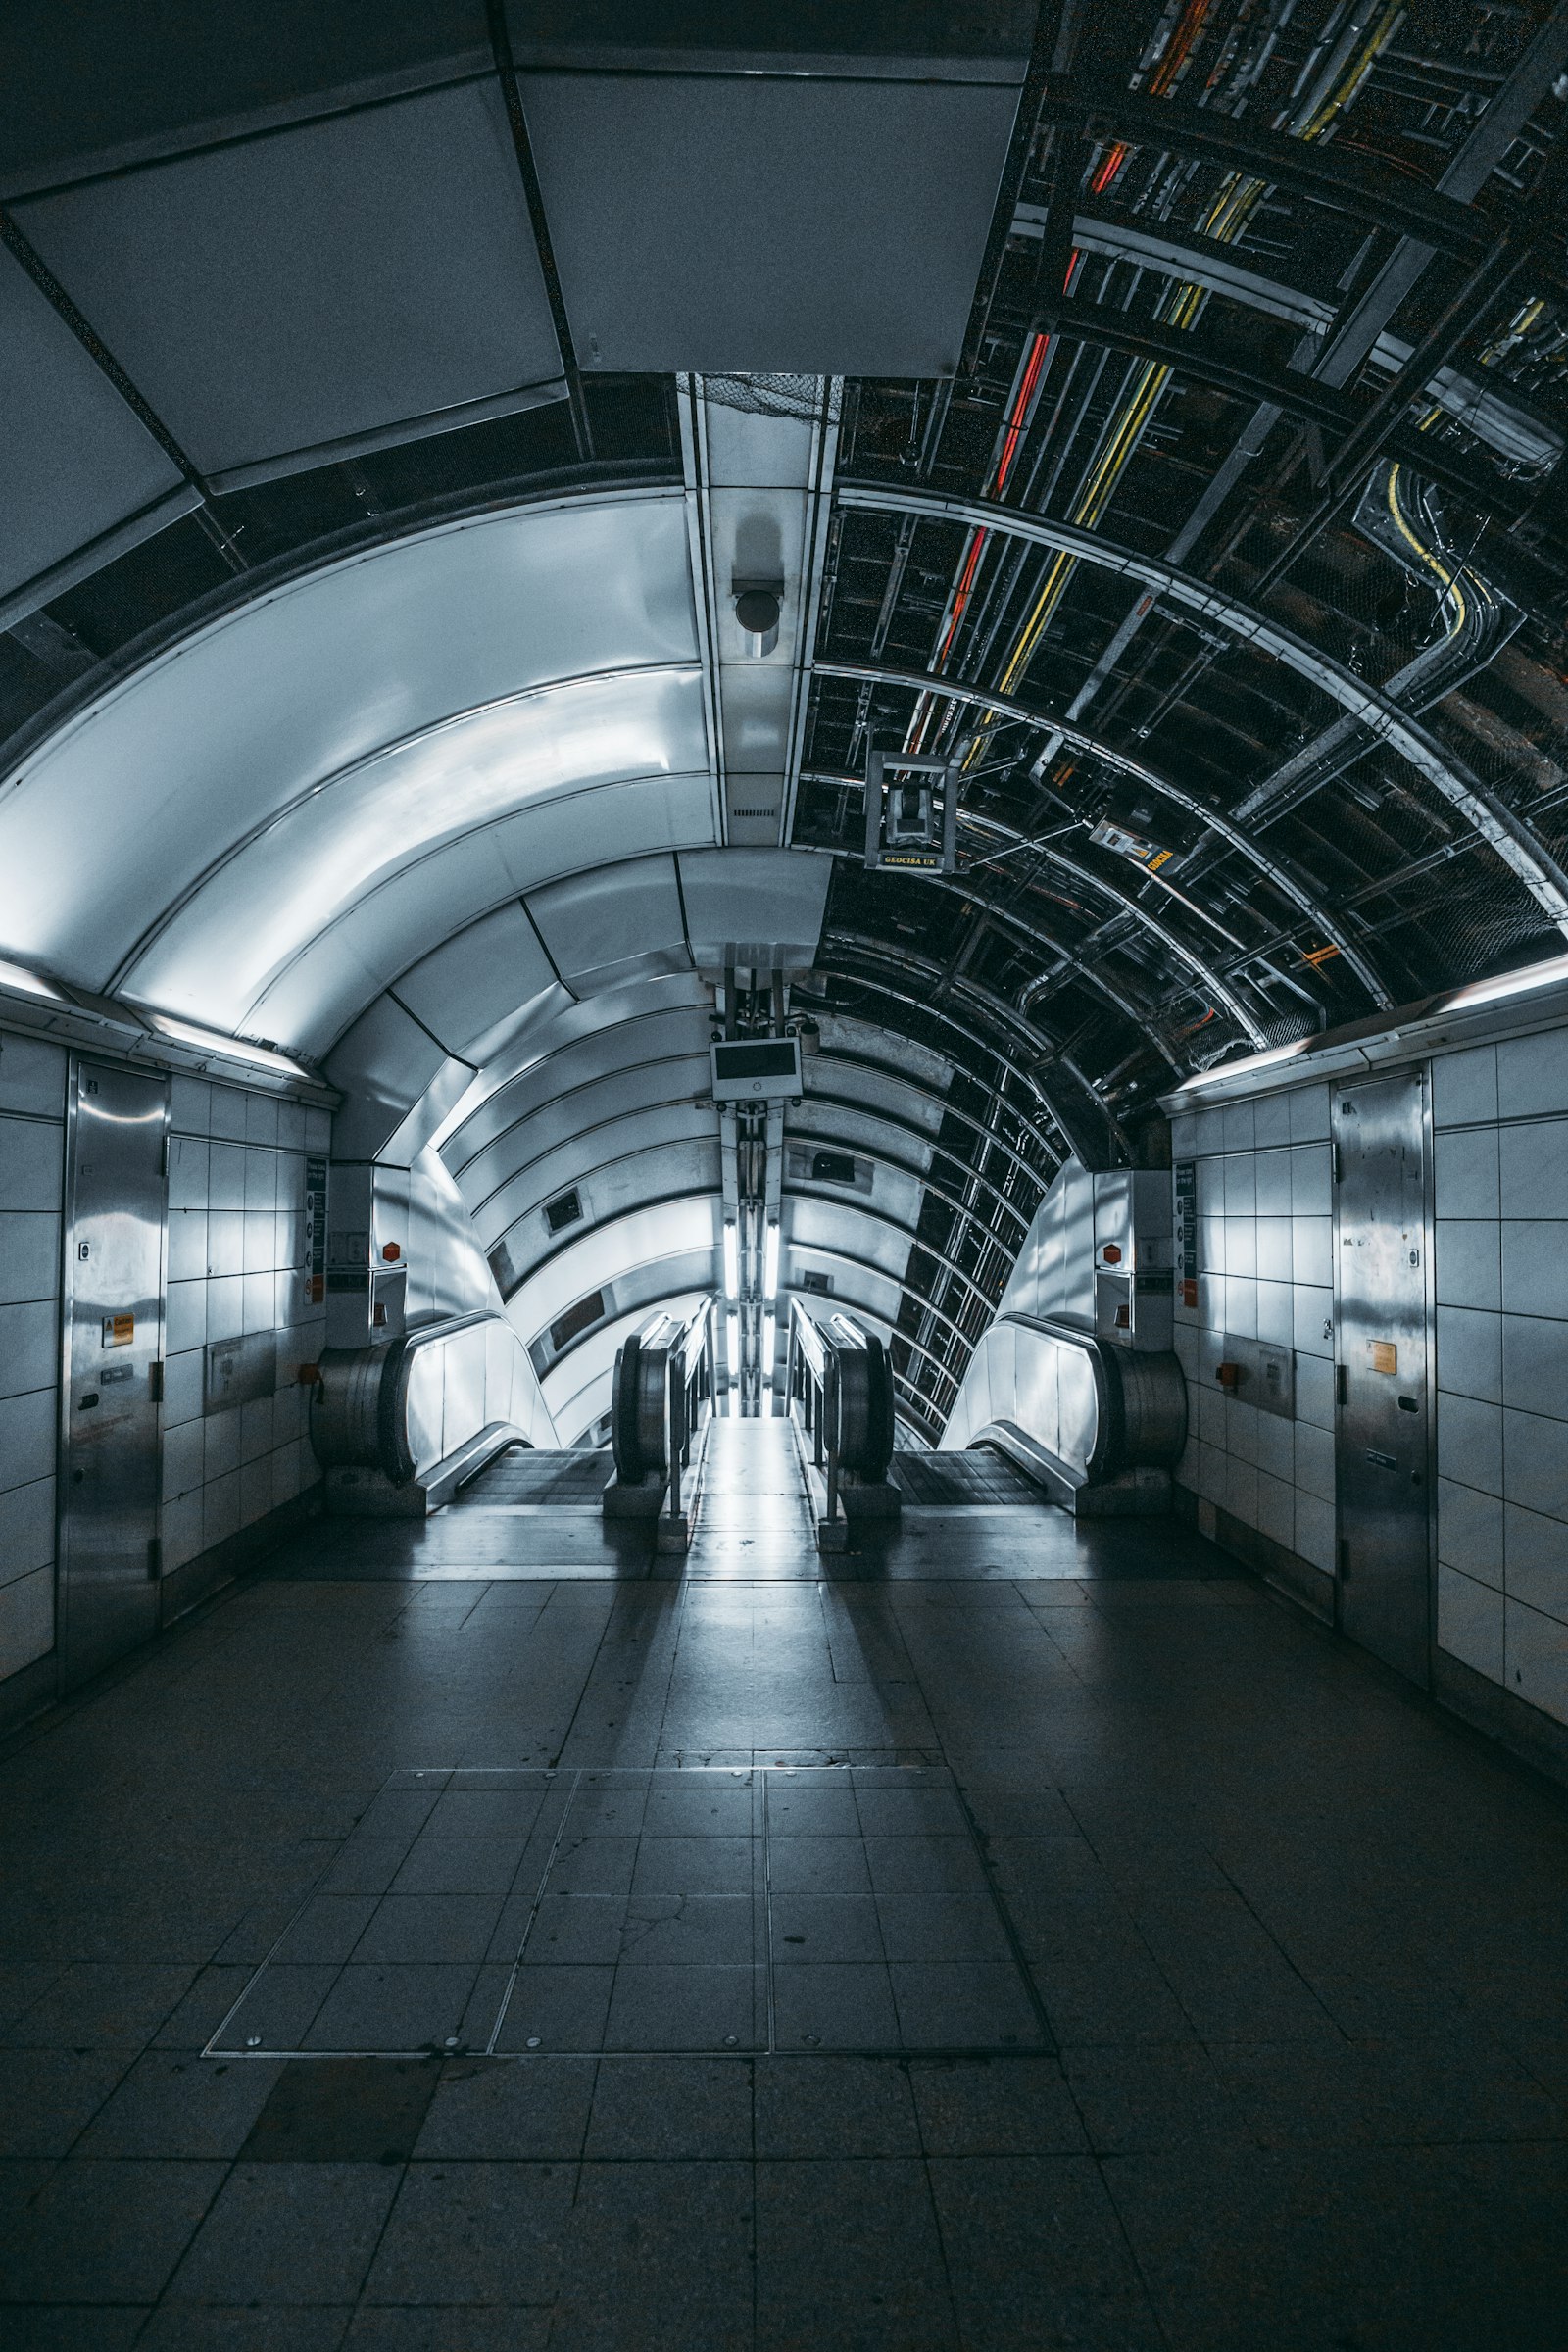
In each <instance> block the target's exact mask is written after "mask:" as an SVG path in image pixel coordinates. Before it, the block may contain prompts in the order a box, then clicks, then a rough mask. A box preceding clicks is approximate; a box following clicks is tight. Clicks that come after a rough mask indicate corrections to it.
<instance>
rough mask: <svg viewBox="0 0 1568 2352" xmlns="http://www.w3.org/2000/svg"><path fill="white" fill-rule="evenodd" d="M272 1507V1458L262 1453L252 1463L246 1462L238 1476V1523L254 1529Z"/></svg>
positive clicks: (268, 1454)
mask: <svg viewBox="0 0 1568 2352" xmlns="http://www.w3.org/2000/svg"><path fill="white" fill-rule="evenodd" d="M271 1507H272V1457H271V1455H270V1453H264V1454H263V1455H261V1457H260V1458H259V1459H258V1460H257V1461H254V1462H246V1463H245V1464H244V1465H243V1467H242V1468H241V1470H240V1474H239V1523H240V1525H241V1527H254V1526H255V1525H256V1522H257V1520H258V1519H265V1518H266V1517H267V1514H268V1512H269V1511H270V1509H271Z"/></svg>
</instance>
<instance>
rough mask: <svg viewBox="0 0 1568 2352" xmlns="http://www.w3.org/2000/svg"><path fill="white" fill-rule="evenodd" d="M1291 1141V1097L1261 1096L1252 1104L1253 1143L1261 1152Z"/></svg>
mask: <svg viewBox="0 0 1568 2352" xmlns="http://www.w3.org/2000/svg"><path fill="white" fill-rule="evenodd" d="M1290 1140H1291V1098H1290V1096H1289V1095H1259V1096H1258V1097H1257V1099H1256V1101H1255V1102H1254V1103H1253V1104H1252V1141H1253V1142H1254V1144H1255V1145H1256V1146H1257V1148H1258V1150H1259V1151H1260V1152H1263V1151H1268V1150H1270V1149H1271V1148H1272V1147H1273V1146H1274V1145H1276V1144H1288V1143H1289V1142H1290Z"/></svg>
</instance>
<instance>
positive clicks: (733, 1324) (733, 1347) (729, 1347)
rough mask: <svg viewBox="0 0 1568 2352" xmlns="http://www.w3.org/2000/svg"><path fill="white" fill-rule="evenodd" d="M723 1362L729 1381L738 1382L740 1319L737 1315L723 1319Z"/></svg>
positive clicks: (739, 1371) (739, 1374)
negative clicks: (727, 1370) (726, 1368)
mask: <svg viewBox="0 0 1568 2352" xmlns="http://www.w3.org/2000/svg"><path fill="white" fill-rule="evenodd" d="M724 1361H725V1363H726V1364H727V1366H728V1367H729V1376H730V1379H731V1380H739V1378H740V1376H741V1319H740V1317H739V1315H729V1316H727V1317H726V1318H725V1322H724Z"/></svg>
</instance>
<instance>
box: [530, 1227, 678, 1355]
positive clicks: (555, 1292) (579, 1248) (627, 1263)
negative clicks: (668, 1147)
mask: <svg viewBox="0 0 1568 2352" xmlns="http://www.w3.org/2000/svg"><path fill="white" fill-rule="evenodd" d="M719 1209H720V1203H719V1201H718V1200H717V1198H716V1197H714V1196H711V1195H700V1196H698V1197H696V1198H694V1199H692V1200H687V1201H660V1202H659V1203H658V1204H657V1205H656V1206H654V1207H652V1208H641V1209H638V1210H636V1211H635V1212H634V1213H633V1214H632V1215H631V1216H627V1217H621V1218H620V1219H619V1220H618V1221H617V1222H616V1223H615V1224H613V1225H604V1226H601V1227H600V1228H599V1230H598V1231H597V1232H595V1233H590V1234H586V1235H585V1236H584V1237H583V1239H582V1240H581V1241H580V1242H578V1243H576V1244H574V1245H573V1246H572V1247H571V1248H570V1249H567V1250H562V1251H561V1252H560V1254H559V1255H558V1256H556V1257H553V1258H552V1259H551V1260H550V1262H549V1264H548V1265H544V1266H541V1267H540V1269H539V1271H538V1273H537V1274H535V1275H534V1276H533V1277H532V1278H531V1280H529V1281H528V1282H525V1283H524V1284H523V1286H522V1288H521V1289H520V1290H519V1291H516V1292H515V1293H514V1295H513V1297H512V1298H511V1299H509V1300H508V1302H507V1308H508V1312H509V1313H510V1315H511V1317H512V1320H513V1322H514V1323H515V1325H516V1327H517V1329H518V1330H519V1331H520V1332H521V1333H522V1334H523V1337H524V1338H525V1339H526V1340H527V1341H529V1342H530V1343H531V1342H532V1341H534V1340H536V1339H537V1338H538V1336H539V1334H540V1333H541V1332H542V1331H547V1330H548V1329H549V1327H550V1325H551V1324H552V1323H553V1322H555V1320H556V1318H557V1316H558V1315H561V1314H563V1313H564V1311H565V1309H566V1308H567V1307H568V1306H571V1305H572V1304H574V1302H575V1301H576V1300H577V1299H581V1298H583V1297H584V1296H585V1295H586V1294H587V1293H588V1292H589V1291H597V1290H603V1289H604V1287H605V1285H606V1284H607V1283H611V1282H614V1281H616V1280H618V1278H619V1277H620V1276H621V1275H623V1274H629V1273H631V1272H632V1270H633V1269H634V1268H635V1267H638V1266H652V1265H655V1264H657V1263H658V1261H659V1260H660V1259H661V1258H664V1257H678V1256H679V1255H681V1253H682V1252H683V1251H686V1250H709V1251H711V1252H712V1253H713V1263H714V1267H715V1271H716V1267H717V1250H718V1219H719Z"/></svg>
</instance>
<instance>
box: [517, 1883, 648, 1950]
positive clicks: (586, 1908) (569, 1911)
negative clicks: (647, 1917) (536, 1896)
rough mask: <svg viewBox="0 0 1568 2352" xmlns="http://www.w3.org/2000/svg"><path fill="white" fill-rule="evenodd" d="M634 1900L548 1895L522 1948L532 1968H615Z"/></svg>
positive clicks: (575, 1895) (616, 1895)
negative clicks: (627, 1910)
mask: <svg viewBox="0 0 1568 2352" xmlns="http://www.w3.org/2000/svg"><path fill="white" fill-rule="evenodd" d="M629 1900H630V1897H629V1896H627V1895H621V1894H547V1895H546V1896H545V1898H544V1901H543V1902H542V1903H541V1904H540V1905H539V1908H538V1910H537V1912H536V1913H535V1914H534V1917H533V1922H532V1925H531V1926H530V1927H529V1928H528V1934H527V1940H526V1941H525V1942H524V1944H523V1946H522V1956H523V1959H524V1962H525V1963H526V1965H527V1966H529V1967H530V1968H534V1967H539V1966H542V1965H544V1964H547V1963H549V1964H553V1965H554V1966H557V1967H561V1968H582V1967H593V1966H596V1965H597V1966H600V1967H605V1968H613V1966H614V1964H615V1962H616V1961H617V1960H618V1959H619V1958H620V1948H621V1934H622V1930H623V1929H624V1927H625V1924H626V1909H627V1904H628V1902H629Z"/></svg>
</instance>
